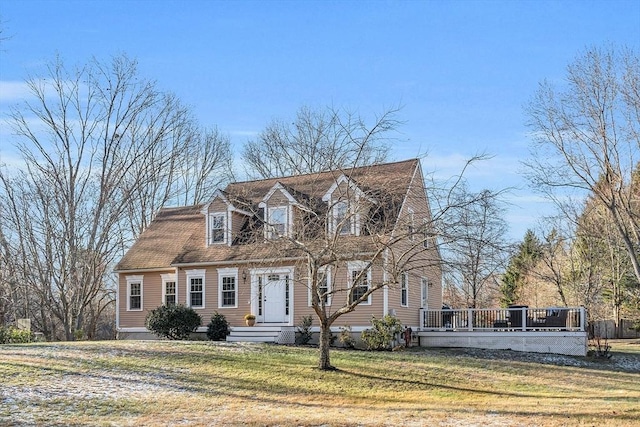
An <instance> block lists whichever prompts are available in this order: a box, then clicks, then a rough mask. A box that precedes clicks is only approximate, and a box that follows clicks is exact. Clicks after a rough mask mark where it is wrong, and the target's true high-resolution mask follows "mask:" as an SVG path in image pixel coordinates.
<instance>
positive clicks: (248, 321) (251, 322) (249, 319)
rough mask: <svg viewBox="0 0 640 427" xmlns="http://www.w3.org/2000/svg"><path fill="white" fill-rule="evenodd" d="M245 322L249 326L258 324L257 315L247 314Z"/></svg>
mask: <svg viewBox="0 0 640 427" xmlns="http://www.w3.org/2000/svg"><path fill="white" fill-rule="evenodd" d="M244 321H245V322H246V324H247V326H253V325H255V324H256V315H255V314H251V313H249V314H245V315H244Z"/></svg>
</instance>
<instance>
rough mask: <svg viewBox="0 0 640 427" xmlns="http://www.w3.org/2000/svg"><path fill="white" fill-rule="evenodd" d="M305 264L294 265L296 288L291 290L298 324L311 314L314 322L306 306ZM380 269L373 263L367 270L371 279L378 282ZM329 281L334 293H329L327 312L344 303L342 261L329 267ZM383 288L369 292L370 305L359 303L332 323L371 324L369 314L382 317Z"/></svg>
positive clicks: (345, 281)
mask: <svg viewBox="0 0 640 427" xmlns="http://www.w3.org/2000/svg"><path fill="white" fill-rule="evenodd" d="M306 268H307V267H306V264H304V263H299V264H298V266H297V267H296V272H297V274H296V276H297V277H296V289H295V294H294V298H295V308H294V323H295V324H296V325H297V324H299V323H300V321H301V319H302V317H304V316H308V315H311V316H313V318H314V325H316V326H317V324H318V322H317V319H316V316H315V312H314V311H313V308H312V307H310V306H309V284H308V279H307V272H306V271H307V270H306ZM382 275H383V273H382V268H380V266H374V267H373V268H372V271H371V282H372V283H381V281H382V278H383V277H382ZM331 281H332V288H333V290H334V292H335V293H334V294H333V296H332V302H331V306H330V307H329V308H328V311H329V312H334V311H336V310H337V309H339V308H340V307H342V306H343V305H345V303H346V298H347V290H348V283H349V270H348V268H347V265H346V264H343V265H341V266H339V267H337V268H335V267H334V268H332V269H331ZM383 292H384V291H383V289H379V290H377V291H375V292H374V293H373V294H372V295H371V304H370V305H364V304H360V305H359V306H358V307H356V309H355V311H353V312H352V313H347V314H344V315H342V316H340V317H339V318H338V320H337V321H336V323H335V324H334V326H342V325H352V326H369V325H370V324H371V316H372V315H373V316H376V317H382V315H383V306H384V303H383V301H384V299H383Z"/></svg>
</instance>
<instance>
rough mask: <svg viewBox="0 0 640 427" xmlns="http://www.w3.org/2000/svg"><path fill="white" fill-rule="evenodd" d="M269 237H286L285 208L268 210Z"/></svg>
mask: <svg viewBox="0 0 640 427" xmlns="http://www.w3.org/2000/svg"><path fill="white" fill-rule="evenodd" d="M269 229H270V235H269V237H272V238H273V237H279V236H286V235H287V208H286V207H284V206H281V207H277V208H270V209H269Z"/></svg>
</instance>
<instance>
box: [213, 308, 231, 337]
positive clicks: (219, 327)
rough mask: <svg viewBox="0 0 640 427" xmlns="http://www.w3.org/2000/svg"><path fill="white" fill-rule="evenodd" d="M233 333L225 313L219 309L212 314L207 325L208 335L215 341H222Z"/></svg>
mask: <svg viewBox="0 0 640 427" xmlns="http://www.w3.org/2000/svg"><path fill="white" fill-rule="evenodd" d="M230 333H231V330H230V329H229V322H227V318H226V317H224V315H223V314H220V313H218V312H217V311H216V312H215V313H213V316H211V322H209V324H208V325H207V337H208V338H209V339H210V340H213V341H222V340H224V339H226V338H227V335H229V334H230Z"/></svg>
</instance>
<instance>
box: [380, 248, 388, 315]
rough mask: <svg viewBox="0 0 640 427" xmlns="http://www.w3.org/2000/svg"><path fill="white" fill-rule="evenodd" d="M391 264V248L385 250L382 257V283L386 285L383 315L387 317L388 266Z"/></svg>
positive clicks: (383, 294) (383, 297) (383, 289)
mask: <svg viewBox="0 0 640 427" xmlns="http://www.w3.org/2000/svg"><path fill="white" fill-rule="evenodd" d="M388 263H389V248H386V249H385V250H384V255H383V257H382V283H385V285H384V287H383V288H382V315H383V316H386V315H387V314H389V285H387V284H386V283H388V279H389V273H388V272H387V266H388Z"/></svg>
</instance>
